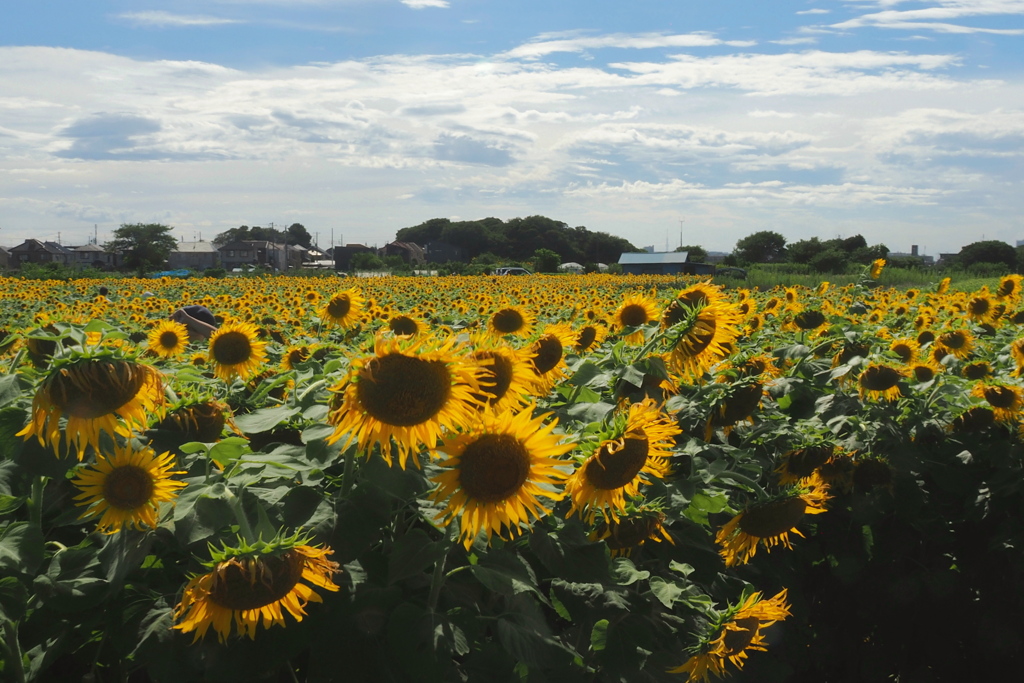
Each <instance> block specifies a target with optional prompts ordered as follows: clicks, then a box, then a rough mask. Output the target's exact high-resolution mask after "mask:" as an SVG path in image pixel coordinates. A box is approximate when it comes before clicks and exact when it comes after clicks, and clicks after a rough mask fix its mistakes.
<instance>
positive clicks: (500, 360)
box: [474, 351, 513, 405]
mask: <svg viewBox="0 0 1024 683" xmlns="http://www.w3.org/2000/svg"><path fill="white" fill-rule="evenodd" d="M474 357H475V358H476V359H477V360H487V359H488V358H489V359H491V361H492V362H491V364H490V365H485V366H483V368H484V370H485V371H486V373H487V374H489V375H490V377H489V378H488V379H490V380H491V381H492V382H494V384H493V385H490V384H487V385H485V384H481V385H480V388H481V389H482V390H483V392H484V394H485V396H482V397H481V398H484V399H485V400H486V401H487V402H488V403H489V404H491V405H494V404H495V403H497V402H498V401H500V400H501V399H502V398H504V396H505V394H506V393H507V392H508V388H509V387H510V386H512V378H513V371H512V361H510V360H509V359H508V358H506V357H505V356H503V355H501V354H499V353H495V352H493V351H480V352H478V353H476V354H474Z"/></svg>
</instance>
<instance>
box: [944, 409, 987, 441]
mask: <svg viewBox="0 0 1024 683" xmlns="http://www.w3.org/2000/svg"><path fill="white" fill-rule="evenodd" d="M995 423H996V413H995V411H994V410H992V409H991V408H986V407H985V406H974V407H973V408H968V409H967V410H965V411H964V412H962V413H960V414H959V415H957V416H956V417H955V418H953V421H952V422H950V424H949V428H950V430H952V431H954V432H957V433H960V434H972V433H975V432H981V431H984V430H986V429H988V428H989V427H991V426H992V425H994V424H995Z"/></svg>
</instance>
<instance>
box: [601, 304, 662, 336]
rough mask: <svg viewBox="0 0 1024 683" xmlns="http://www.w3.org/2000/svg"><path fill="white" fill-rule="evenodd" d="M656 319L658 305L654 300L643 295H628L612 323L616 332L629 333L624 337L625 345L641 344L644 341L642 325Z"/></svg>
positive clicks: (617, 310) (614, 315) (613, 317)
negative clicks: (627, 331)
mask: <svg viewBox="0 0 1024 683" xmlns="http://www.w3.org/2000/svg"><path fill="white" fill-rule="evenodd" d="M657 319H658V304H657V302H656V301H654V299H651V298H650V297H647V296H645V295H643V294H638V293H634V294H630V295H629V296H627V297H626V299H625V301H623V302H622V304H621V305H620V306H619V307H618V309H616V311H615V313H614V314H613V316H612V321H613V323H614V326H615V328H616V329H617V330H621V331H626V330H629V333H628V334H627V335H626V336H625V337H624V341H625V342H626V343H627V344H642V343H643V341H644V331H643V330H642V329H640V328H642V327H643V326H644V325H648V324H650V323H652V322H654V321H655V320H657Z"/></svg>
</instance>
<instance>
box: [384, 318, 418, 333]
mask: <svg viewBox="0 0 1024 683" xmlns="http://www.w3.org/2000/svg"><path fill="white" fill-rule="evenodd" d="M388 328H389V329H390V330H391V331H392V332H393V333H394V334H398V335H412V334H416V333H417V332H419V331H420V328H419V326H418V325H417V324H416V321H415V320H413V319H412V318H410V317H409V316H407V315H398V316H395V317H394V318H392V319H391V321H390V322H388Z"/></svg>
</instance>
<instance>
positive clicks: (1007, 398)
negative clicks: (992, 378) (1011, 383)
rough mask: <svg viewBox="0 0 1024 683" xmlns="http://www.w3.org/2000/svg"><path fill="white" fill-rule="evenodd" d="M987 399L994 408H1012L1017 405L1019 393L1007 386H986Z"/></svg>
mask: <svg viewBox="0 0 1024 683" xmlns="http://www.w3.org/2000/svg"><path fill="white" fill-rule="evenodd" d="M984 393H985V400H986V401H988V403H989V405H991V406H992V407H993V408H1012V407H1014V406H1015V405H1017V394H1015V393H1014V392H1013V390H1012V389H1009V388H1007V387H985V391H984Z"/></svg>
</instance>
